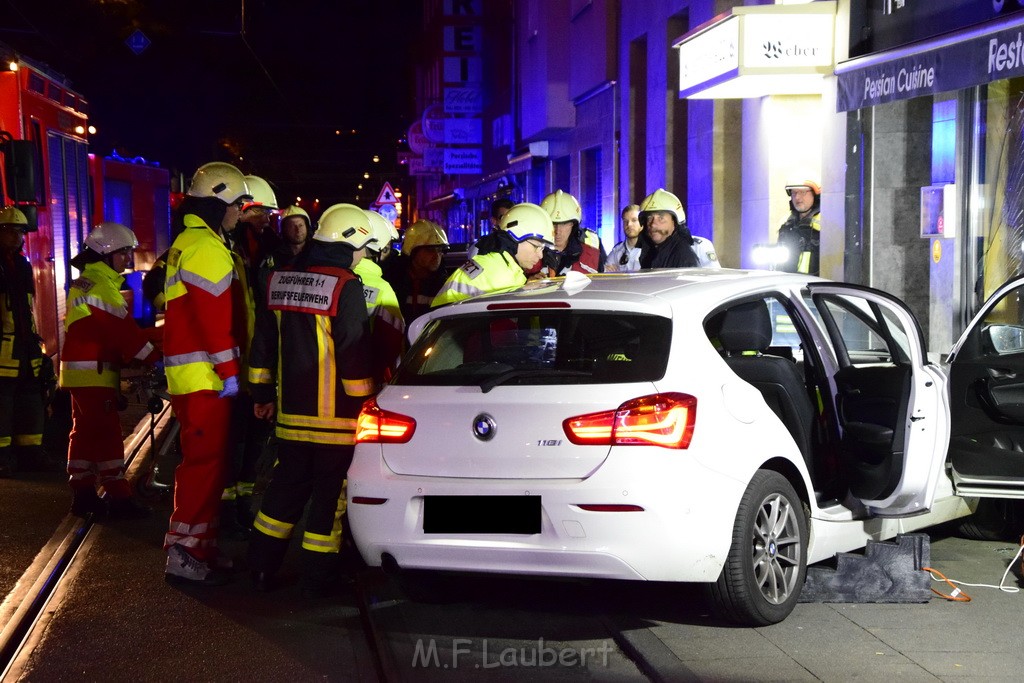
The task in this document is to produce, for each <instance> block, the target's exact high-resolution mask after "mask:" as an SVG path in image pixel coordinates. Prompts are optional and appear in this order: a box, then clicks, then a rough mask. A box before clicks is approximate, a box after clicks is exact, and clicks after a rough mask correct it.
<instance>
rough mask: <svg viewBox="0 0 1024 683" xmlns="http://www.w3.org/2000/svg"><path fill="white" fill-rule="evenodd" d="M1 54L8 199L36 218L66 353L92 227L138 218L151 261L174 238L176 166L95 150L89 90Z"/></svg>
mask: <svg viewBox="0 0 1024 683" xmlns="http://www.w3.org/2000/svg"><path fill="white" fill-rule="evenodd" d="M0 58H2V59H3V61H2V62H0V69H2V70H0V153H2V156H3V163H2V164H0V167H2V175H3V183H2V185H0V186H2V188H3V190H4V192H3V194H4V196H3V202H2V203H3V204H4V205H14V206H17V207H18V208H19V209H21V210H22V211H23V212H24V213H25V215H26V216H27V217H28V219H29V224H30V226H29V227H30V229H31V231H30V232H29V234H28V235H27V236H26V239H25V254H26V256H27V257H28V259H29V261H30V262H31V264H32V269H33V272H34V273H35V285H36V302H35V314H36V324H37V327H38V330H39V335H40V336H41V337H42V338H43V343H44V344H45V349H46V352H47V353H48V354H49V355H50V356H51V357H52V358H54V359H56V357H57V353H58V351H59V349H60V346H61V342H62V341H63V319H64V313H65V295H66V293H67V288H68V284H69V283H70V282H71V280H72V279H73V278H74V276H75V274H74V273H72V271H71V266H70V261H71V258H72V257H74V256H75V255H76V254H77V253H78V251H79V247H80V245H81V243H82V240H83V239H84V238H85V237H86V236H87V235H88V233H89V228H90V226H92V225H94V224H96V223H98V222H100V221H103V220H113V221H118V222H120V223H124V224H125V225H128V226H129V227H131V228H132V229H133V230H134V231H135V234H136V235H137V236H138V238H139V243H140V245H139V246H140V251H139V252H138V254H137V256H136V259H137V261H136V262H137V267H139V268H140V269H148V268H149V266H150V265H152V263H153V261H154V260H155V257H156V255H157V254H159V253H161V252H162V251H163V250H164V249H165V248H166V247H167V245H168V244H169V235H170V208H169V207H170V203H169V184H170V183H169V174H168V172H167V171H166V170H164V169H161V168H159V167H157V166H154V165H150V164H145V163H133V162H132V161H128V160H125V159H120V158H97V157H95V156H94V155H91V154H89V151H88V136H89V132H90V128H89V119H88V103H87V102H86V100H85V98H84V97H82V96H81V95H80V94H79V93H77V92H75V91H74V90H72V89H71V88H70V87H69V86H68V82H67V80H66V79H65V78H64V77H63V76H62V75H60V74H58V73H55V72H54V71H53V70H52V69H50V68H49V67H47V66H45V65H42V64H39V63H36V62H33V61H32V60H31V59H29V58H27V57H25V56H23V55H20V54H17V53H16V52H15V51H14V50H12V49H9V48H7V47H6V46H5V45H3V44H2V43H0ZM135 161H138V160H135ZM139 298H141V297H139ZM136 314H137V315H138V306H137V307H136Z"/></svg>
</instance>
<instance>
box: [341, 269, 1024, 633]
mask: <svg viewBox="0 0 1024 683" xmlns="http://www.w3.org/2000/svg"><path fill="white" fill-rule="evenodd" d="M1020 293H1021V285H1020V283H1019V282H1018V283H1013V284H1011V285H1007V286H1006V287H1004V288H1003V289H1002V290H1000V292H997V294H996V296H995V297H993V300H991V301H990V302H989V303H988V304H986V306H985V308H984V309H983V310H982V311H981V313H979V315H978V317H977V319H976V320H975V322H974V323H972V326H971V328H970V329H969V330H968V331H967V332H966V333H965V335H964V337H963V338H962V339H961V340H960V342H958V344H957V346H956V347H955V348H954V351H953V354H952V356H951V358H956V359H957V361H959V362H958V363H954V364H953V365H952V366H951V368H950V369H944V368H940V367H938V366H937V365H934V364H932V363H930V362H929V361H928V358H927V356H926V353H925V347H924V344H923V341H922V338H921V332H920V328H919V326H918V323H917V321H916V320H915V319H914V316H913V315H912V314H911V312H910V311H909V310H908V309H907V307H906V306H905V305H904V304H903V303H902V302H900V301H899V300H898V299H896V298H894V297H892V296H890V295H887V294H885V293H883V292H879V291H877V290H873V289H869V288H865V287H860V286H855V285H846V284H840V283H834V282H829V281H827V280H822V279H819V278H813V277H806V276H800V275H791V274H782V273H770V272H757V271H736V270H714V271H704V270H696V269H694V270H678V271H652V272H643V273H633V274H625V275H618V274H609V275H602V276H594V277H585V276H578V277H576V276H573V277H570V278H567V279H561V278H559V279H555V280H549V281H541V282H537V283H531V284H530V285H527V286H526V287H524V288H522V289H519V290H516V291H512V292H508V293H499V294H493V295H487V296H483V297H477V298H474V299H471V300H467V301H463V302H460V303H458V304H455V305H451V306H446V307H443V308H439V309H436V310H434V311H431V312H430V313H429V314H428V315H426V316H423V317H422V318H419V319H418V320H416V321H415V323H414V324H413V325H412V326H411V330H410V338H411V339H413V340H414V342H413V345H412V347H411V349H410V350H409V352H408V353H407V354H406V356H405V358H404V360H403V363H402V365H401V367H400V368H399V369H398V372H397V373H396V375H395V377H394V378H393V380H392V381H391V382H390V383H389V384H388V385H387V386H386V387H384V389H383V390H382V391H381V392H380V394H379V395H378V396H377V397H376V399H374V400H372V401H368V402H367V404H366V405H365V406H364V408H363V411H362V413H361V415H360V417H359V423H358V428H357V441H358V444H357V446H356V449H355V457H354V460H353V463H352V466H351V468H350V469H349V472H348V515H349V520H350V524H351V528H352V533H353V537H354V539H355V541H356V544H357V546H358V548H359V551H360V553H361V554H362V556H363V558H364V560H365V561H366V562H367V563H368V564H369V565H371V566H377V565H381V564H382V563H383V564H389V565H397V566H398V567H400V568H403V569H429V570H446V571H452V570H455V571H472V572H500V573H508V574H532V575H547V576H572V577H595V578H606V579H626V580H647V581H676V582H705V583H709V584H711V585H712V594H713V595H714V597H715V600H716V602H717V604H718V606H719V607H720V609H721V611H722V613H723V614H724V615H725V616H727V617H729V618H731V619H733V620H736V621H739V622H743V623H748V624H767V623H774V622H778V621H780V620H782V619H784V618H785V617H786V615H788V614H789V613H790V611H791V610H792V609H793V607H794V605H795V604H796V602H797V600H798V598H799V594H800V590H801V587H802V586H803V582H804V575H805V571H806V567H807V565H808V563H814V562H818V561H821V560H824V559H827V558H830V557H832V556H833V555H834V554H835V553H837V552H842V551H849V550H854V549H857V548H860V547H863V546H864V545H865V544H866V542H867V541H868V540H869V539H875V540H882V539H887V538H891V537H893V536H895V535H896V534H897V533H904V532H908V531H912V530H914V529H919V528H922V527H926V526H929V525H933V524H936V523H939V522H943V521H947V520H950V519H954V518H956V517H962V516H964V515H967V514H970V513H971V511H972V510H973V509H974V508H975V507H976V504H977V500H978V498H979V497H1004V498H1006V497H1009V498H1013V497H1017V498H1020V497H1024V454H1022V453H1021V452H1020V450H1021V449H1020V448H1019V446H1015V444H1020V443H1022V442H1024V427H1021V426H1020V425H1022V424H1024V398H1022V397H1024V380H1022V379H1019V378H1020V377H1024V327H1022V326H1021V320H1022V319H1024V310H1022V307H1021V306H1020V304H1019V303H1018V300H1019V294H1020ZM947 377H948V379H947ZM950 392H952V393H950ZM951 395H952V396H954V397H956V398H955V400H954V401H953V402H952V403H953V404H954V409H953V411H952V415H951V410H950V403H951V401H950V396H951ZM1015 413H1020V414H1019V415H1015ZM1015 448H1016V450H1015Z"/></svg>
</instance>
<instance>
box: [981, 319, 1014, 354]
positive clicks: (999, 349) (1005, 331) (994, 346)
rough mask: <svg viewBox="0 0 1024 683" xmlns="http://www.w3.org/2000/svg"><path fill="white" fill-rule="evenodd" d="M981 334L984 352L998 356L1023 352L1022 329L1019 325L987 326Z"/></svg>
mask: <svg viewBox="0 0 1024 683" xmlns="http://www.w3.org/2000/svg"><path fill="white" fill-rule="evenodd" d="M981 334H982V346H983V348H984V349H985V351H992V352H995V353H997V354H1000V355H1002V354H1005V353H1020V352H1022V351H1024V327H1022V326H1020V325H989V326H988V327H986V328H985V329H983V330H982V333H981Z"/></svg>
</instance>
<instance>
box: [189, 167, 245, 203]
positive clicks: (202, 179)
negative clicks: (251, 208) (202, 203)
mask: <svg viewBox="0 0 1024 683" xmlns="http://www.w3.org/2000/svg"><path fill="white" fill-rule="evenodd" d="M187 194H188V196H189V197H216V198H217V199H219V200H221V201H222V202H224V203H225V204H234V203H235V202H237V201H238V200H239V199H241V200H251V199H252V193H250V192H249V187H248V186H247V185H246V184H245V176H244V175H242V172H241V171H239V170H238V169H237V168H235V167H234V166H232V165H231V164H227V163H224V162H223V161H212V162H210V163H208V164H203V165H202V166H200V167H199V168H198V169H196V172H195V175H193V176H192V184H191V185H189V188H188V193H187Z"/></svg>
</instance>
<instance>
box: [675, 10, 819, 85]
mask: <svg viewBox="0 0 1024 683" xmlns="http://www.w3.org/2000/svg"><path fill="white" fill-rule="evenodd" d="M834 33H835V3H834V2H815V3H810V4H806V5H763V6H751V7H734V8H733V9H732V13H731V14H728V15H724V16H723V17H719V18H718V19H715V20H713V21H712V22H709V23H707V24H704V25H703V26H700V27H698V28H696V29H694V30H693V31H691V32H690V33H688V34H687V35H685V36H683V37H682V38H681V39H680V40H679V42H677V43H676V47H677V48H678V49H679V96H680V97H696V98H706V99H711V98H726V97H762V96H764V95H785V94H789V95H798V94H813V93H820V92H821V90H822V76H823V75H825V74H828V73H831V72H832V65H833V39H834Z"/></svg>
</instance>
